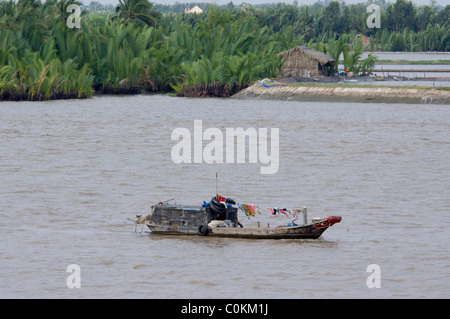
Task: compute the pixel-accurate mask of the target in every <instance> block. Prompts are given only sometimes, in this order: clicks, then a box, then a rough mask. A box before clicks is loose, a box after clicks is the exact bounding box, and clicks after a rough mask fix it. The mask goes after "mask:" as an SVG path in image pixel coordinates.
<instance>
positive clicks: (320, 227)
mask: <svg viewBox="0 0 450 319" xmlns="http://www.w3.org/2000/svg"><path fill="white" fill-rule="evenodd" d="M297 213H301V214H303V224H302V225H298V224H296V223H295V222H294V221H292V222H291V223H289V224H287V225H281V226H276V227H271V226H270V225H269V224H265V225H261V224H260V223H258V226H257V227H250V228H246V227H243V226H242V224H241V223H240V222H239V220H238V207H236V202H234V200H232V199H229V198H227V199H226V200H225V202H220V201H218V200H217V199H216V197H213V198H212V200H211V201H210V202H209V203H204V204H203V205H178V204H169V203H163V202H160V203H159V204H158V205H155V206H152V211H151V213H150V214H149V215H147V216H146V217H142V215H137V216H136V220H135V224H136V225H139V224H140V225H146V226H148V228H149V229H150V230H151V231H152V233H156V234H171V235H178V234H183V235H200V236H220V237H238V238H258V239H293V238H302V239H307V238H308V239H317V238H319V237H320V236H321V235H322V234H323V232H324V231H325V230H327V229H328V228H329V227H331V226H333V225H334V224H336V223H339V222H340V221H341V219H342V218H341V217H340V216H329V217H326V218H323V219H322V218H314V219H312V221H311V222H309V223H308V222H307V210H306V208H302V209H299V210H297Z"/></svg>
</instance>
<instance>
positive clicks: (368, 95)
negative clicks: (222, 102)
mask: <svg viewBox="0 0 450 319" xmlns="http://www.w3.org/2000/svg"><path fill="white" fill-rule="evenodd" d="M231 98H233V99H261V100H283V101H324V102H360V103H361V102H369V103H415V104H417V103H418V104H450V91H449V90H448V89H447V88H441V89H439V88H426V87H423V88H422V87H421V88H416V87H387V86H382V87H381V86H370V85H367V86H361V85H351V84H325V83H293V84H292V83H291V84H287V83H280V82H268V83H265V82H258V83H256V84H253V85H252V86H250V87H248V88H246V89H244V90H242V91H240V92H238V93H237V94H235V95H233V96H232V97H231Z"/></svg>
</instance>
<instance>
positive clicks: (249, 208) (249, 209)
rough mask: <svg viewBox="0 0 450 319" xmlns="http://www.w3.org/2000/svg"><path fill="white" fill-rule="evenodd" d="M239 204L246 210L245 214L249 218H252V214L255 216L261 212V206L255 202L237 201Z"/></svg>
mask: <svg viewBox="0 0 450 319" xmlns="http://www.w3.org/2000/svg"><path fill="white" fill-rule="evenodd" d="M237 206H238V208H239V209H240V210H242V211H243V212H244V214H245V216H247V218H248V219H250V216H255V215H256V213H258V214H261V211H260V210H259V207H258V206H256V205H254V204H241V203H237Z"/></svg>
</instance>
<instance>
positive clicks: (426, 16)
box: [0, 0, 450, 100]
mask: <svg viewBox="0 0 450 319" xmlns="http://www.w3.org/2000/svg"><path fill="white" fill-rule="evenodd" d="M71 4H78V5H80V6H81V8H82V9H83V12H82V15H81V18H80V21H81V24H80V28H76V27H75V28H70V27H69V26H68V24H67V20H68V18H69V17H70V16H71V14H72V12H71V11H70V10H69V12H68V8H69V6H70V5H71ZM177 6H179V4H177V5H173V6H161V5H153V4H152V3H150V2H149V1H148V0H120V1H118V4H117V6H114V7H111V6H110V7H104V6H101V5H100V4H98V3H95V2H91V3H90V4H89V5H88V6H83V5H82V3H80V2H77V1H75V0H46V1H45V2H41V1H39V0H17V1H12V0H7V1H6V0H1V1H0V100H46V99H60V98H88V97H91V96H92V94H93V93H94V92H95V91H97V92H102V93H118V94H127V93H140V92H168V91H172V90H175V91H176V92H178V93H179V94H180V95H185V96H204V95H214V96H229V95H230V94H233V93H234V92H237V91H239V90H240V89H242V88H244V87H246V86H248V85H249V84H251V83H252V82H253V81H255V80H257V79H261V78H265V77H274V76H276V75H277V72H278V70H279V68H280V66H281V60H280V57H279V55H277V54H278V53H279V52H281V51H284V50H287V49H289V48H291V47H293V46H295V45H307V46H310V47H313V48H316V49H318V50H322V51H324V52H326V53H328V54H329V55H330V56H332V57H335V58H336V57H339V56H340V54H341V53H342V54H343V56H344V61H343V62H344V64H345V66H346V67H348V68H349V69H351V70H352V71H354V72H361V73H365V72H367V71H368V70H370V68H371V67H373V64H374V62H375V60H374V57H373V56H369V58H368V59H365V60H361V59H360V57H361V53H362V51H363V49H364V47H363V45H362V42H361V39H362V38H361V37H360V38H359V39H360V40H359V41H356V40H355V36H356V34H357V33H362V34H365V35H368V36H370V37H371V39H372V40H373V41H371V44H370V46H369V48H368V49H377V50H409V51H416V50H440V51H445V50H450V43H449V28H450V22H449V12H450V6H447V7H445V8H437V7H436V6H422V7H416V6H414V5H412V4H411V3H410V2H406V1H405V0H397V2H396V3H394V4H392V5H388V6H387V5H385V4H384V5H383V8H384V9H383V11H382V28H381V29H376V30H374V29H368V28H367V26H365V19H366V18H367V15H368V13H366V12H365V8H366V6H364V5H349V6H346V5H341V4H339V3H338V2H331V3H330V4H328V5H323V4H320V3H316V4H314V5H307V6H306V5H305V6H298V5H284V4H283V5H267V6H265V5H261V6H259V7H252V6H248V5H247V6H241V7H235V6H233V5H232V3H230V4H229V5H227V6H223V7H216V6H211V5H208V6H202V8H205V12H204V13H202V14H200V15H195V14H185V13H183V12H180V13H178V12H177V10H178V9H177ZM183 7H184V6H183ZM411 8H412V9H411ZM183 10H184V8H183ZM411 10H412V12H413V13H414V17H415V18H414V19H409V18H408V19H407V18H406V17H405V18H404V19H403V20H402V19H400V18H398V17H400V15H401V13H402V12H403V13H405V12H409V13H411ZM397 15H398V16H397ZM392 17H394V19H393V20H392V21H395V23H389V21H391V20H390V19H391V18H392ZM384 26H385V27H384Z"/></svg>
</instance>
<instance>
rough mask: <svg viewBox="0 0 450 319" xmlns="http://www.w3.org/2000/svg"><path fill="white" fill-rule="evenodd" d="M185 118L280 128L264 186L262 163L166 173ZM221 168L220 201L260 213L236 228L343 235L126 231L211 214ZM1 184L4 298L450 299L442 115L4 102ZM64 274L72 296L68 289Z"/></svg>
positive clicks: (449, 184) (409, 109)
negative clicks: (323, 223) (148, 219)
mask: <svg viewBox="0 0 450 319" xmlns="http://www.w3.org/2000/svg"><path fill="white" fill-rule="evenodd" d="M195 120H201V121H202V130H203V131H205V130H207V129H208V128H214V129H215V131H217V130H219V131H223V132H225V130H226V128H239V127H242V128H244V129H247V128H255V130H257V131H258V130H259V129H260V128H268V129H272V128H278V129H279V150H278V155H279V163H278V170H277V172H276V173H274V174H261V172H260V169H261V167H262V166H267V165H268V164H264V163H262V161H261V160H260V159H259V158H258V160H257V162H256V163H249V160H248V157H249V155H250V154H248V151H246V156H247V160H246V161H245V163H231V162H230V161H227V160H226V156H225V154H224V156H223V159H224V161H223V162H224V163H212V164H209V163H206V162H205V160H204V159H202V158H200V163H181V164H176V163H175V162H174V160H173V159H172V150H173V147H174V146H175V145H176V144H177V141H175V140H172V139H171V135H172V132H173V131H174V130H175V129H176V128H184V129H185V131H186V130H187V131H189V132H191V133H192V134H194V121H195ZM258 132H259V131H258ZM269 132H270V130H269ZM200 142H201V143H202V144H201V145H200V148H202V147H203V148H204V147H205V146H206V145H207V144H208V143H209V141H206V140H204V141H202V140H200ZM257 146H258V147H261V144H260V142H258V145H257ZM192 148H193V149H194V148H195V146H194V145H193V146H192ZM223 149H224V150H225V146H223ZM269 151H270V148H269ZM272 151H273V152H274V154H275V153H276V152H277V150H276V149H275V148H272ZM216 155H217V154H216ZM192 158H193V159H194V151H193V153H192ZM272 159H274V157H272ZM216 170H219V184H218V188H219V194H221V195H223V196H226V197H232V198H234V199H235V200H236V201H238V202H243V203H254V204H258V205H259V207H260V208H261V209H262V215H260V216H257V217H258V218H255V217H252V218H251V219H250V220H248V219H247V218H246V217H245V216H244V215H243V213H242V212H240V214H241V215H240V220H241V222H242V223H243V224H244V227H245V226H251V225H255V223H256V222H257V220H260V221H262V222H263V223H270V224H271V225H277V224H287V223H289V222H290V221H291V220H290V219H288V218H286V217H285V216H284V215H276V216H271V215H270V212H269V211H268V210H267V207H271V206H280V207H303V206H306V207H307V208H308V212H309V214H308V217H309V218H312V217H316V216H321V217H326V216H329V215H340V216H342V222H341V223H339V224H336V225H334V226H333V227H331V228H330V229H328V230H327V231H326V232H325V233H324V234H323V236H322V237H321V238H320V239H319V240H248V239H247V240H244V239H232V238H223V239H220V238H208V237H201V236H196V235H194V236H161V235H155V234H151V233H150V232H149V231H148V230H146V229H144V231H143V232H141V233H139V232H138V233H135V229H134V225H133V223H132V222H130V221H129V220H128V218H133V217H134V216H135V215H136V214H139V213H141V214H147V213H148V212H149V206H150V205H153V204H155V203H156V202H159V201H163V200H167V199H171V198H175V200H174V201H175V202H177V203H186V204H201V203H202V202H203V201H209V200H210V199H211V197H212V196H214V193H215V186H216V185H215V173H216ZM0 180H1V183H0V240H1V243H0V297H2V298H268V299H271V298H277V299H279V298H448V297H450V256H449V248H448V247H449V246H450V232H449V231H450V229H449V226H450V220H449V219H450V108H449V106H448V105H413V104H408V105H406V104H395V105H388V104H381V103H376V104H369V103H364V104H359V103H323V102H308V103H303V102H280V101H251V100H246V101H241V100H229V99H188V98H173V97H167V96H161V95H154V96H152V95H142V96H125V97H108V96H105V97H95V98H93V99H92V100H81V101H78V100H69V101H50V102H39V103H27V102H19V103H12V102H2V103H0ZM139 230H140V228H138V231H139ZM71 264H76V265H78V267H79V270H80V272H79V273H78V274H79V276H78V277H77V280H78V281H76V280H75V281H71V282H72V283H79V284H80V288H74V289H70V288H69V287H68V279H69V276H71V275H72V274H73V273H72V272H68V271H67V268H68V266H69V265H71ZM372 264H376V265H378V266H379V270H380V271H379V272H378V273H375V272H374V273H372V272H371V271H368V266H369V265H372ZM372 275H377V280H378V281H377V282H378V284H379V285H378V286H375V287H373V285H372V287H373V288H369V286H371V285H370V284H368V283H369V282H370V280H371V279H370V278H374V277H370V276H372ZM369 277H370V278H369ZM369 279H370V280H369ZM374 282H375V281H372V283H374Z"/></svg>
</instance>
